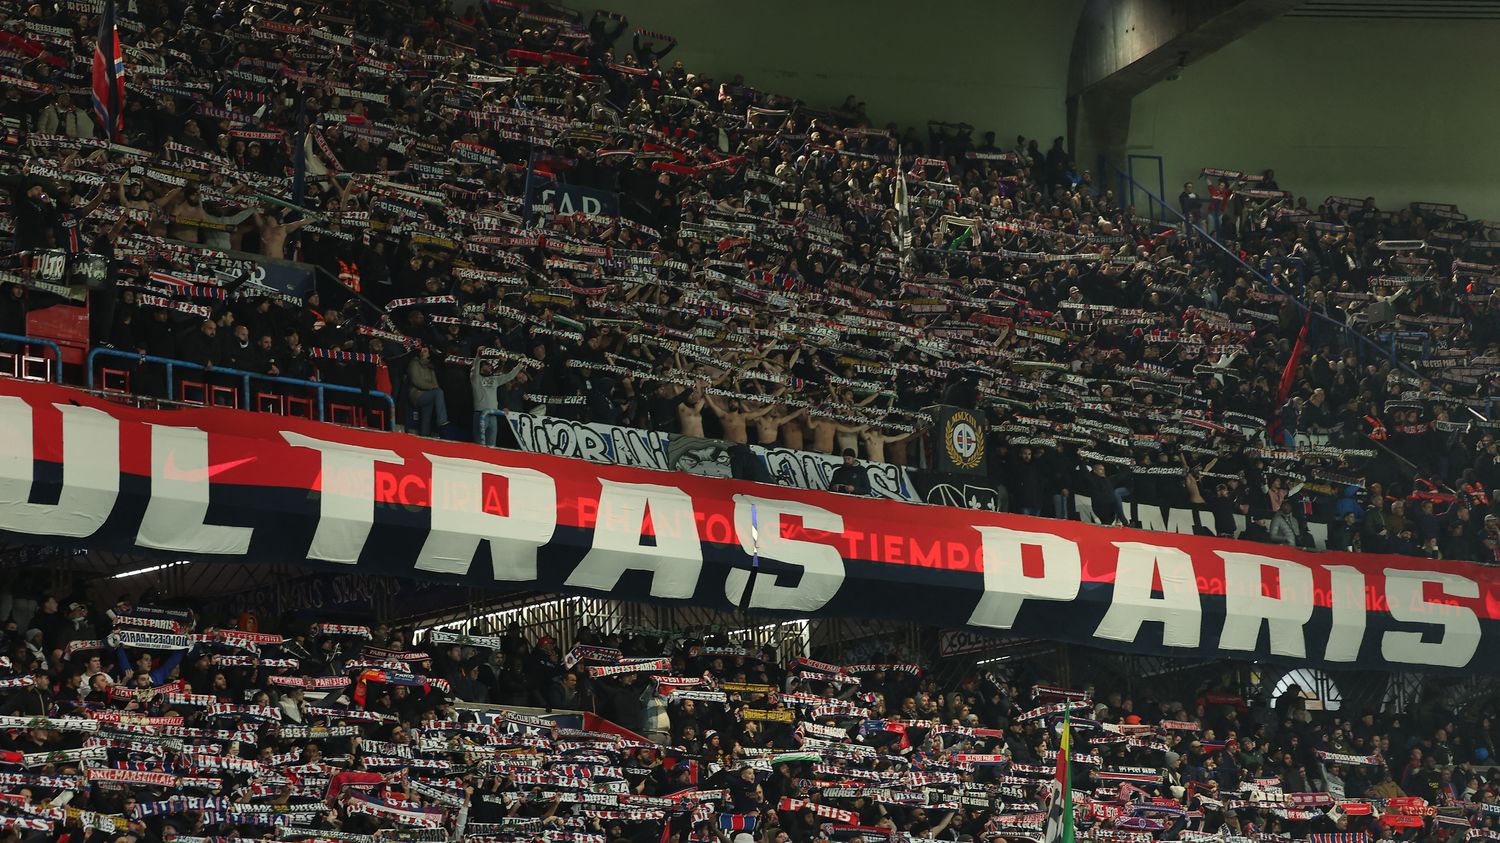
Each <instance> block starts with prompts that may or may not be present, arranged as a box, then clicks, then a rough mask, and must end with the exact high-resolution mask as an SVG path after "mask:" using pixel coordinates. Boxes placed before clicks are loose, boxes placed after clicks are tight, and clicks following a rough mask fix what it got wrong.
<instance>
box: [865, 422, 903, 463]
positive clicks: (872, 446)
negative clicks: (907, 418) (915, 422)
mask: <svg viewBox="0 0 1500 843" xmlns="http://www.w3.org/2000/svg"><path fill="white" fill-rule="evenodd" d="M913 435H914V434H911V433H885V432H884V431H881V430H877V429H876V428H873V427H867V428H866V429H865V431H864V432H863V433H861V434H860V435H859V441H860V442H862V443H864V446H865V459H867V460H869V461H870V462H883V463H890V464H891V465H906V448H905V447H904V446H905V444H906V441H907V440H908V439H910V438H911V437H912V436H913ZM887 445H900V446H902V447H897V448H891V450H890V453H889V454H887V453H886V446H887Z"/></svg>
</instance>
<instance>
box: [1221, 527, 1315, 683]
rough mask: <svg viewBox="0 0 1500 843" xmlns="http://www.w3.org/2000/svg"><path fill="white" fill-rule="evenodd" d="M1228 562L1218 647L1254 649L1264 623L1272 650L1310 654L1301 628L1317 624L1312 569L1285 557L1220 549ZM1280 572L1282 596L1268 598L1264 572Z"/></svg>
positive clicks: (1222, 556) (1226, 563) (1286, 654)
mask: <svg viewBox="0 0 1500 843" xmlns="http://www.w3.org/2000/svg"><path fill="white" fill-rule="evenodd" d="M1216 552H1217V553H1218V554H1219V558H1220V559H1223V560H1224V610H1225V618H1224V629H1223V631H1222V632H1221V633H1220V634H1219V647H1220V648H1221V649H1224V650H1254V649H1255V645H1256V643H1257V642H1258V641H1259V639H1260V628H1261V621H1265V624H1266V626H1268V627H1270V630H1271V652H1273V653H1275V654H1276V655H1278V656H1296V657H1297V658H1303V657H1305V656H1306V655H1307V641H1306V640H1305V639H1304V638H1303V636H1302V627H1303V626H1304V625H1305V624H1306V623H1307V622H1308V621H1309V620H1312V611H1313V579H1312V569H1310V568H1308V567H1307V566H1306V565H1299V564H1297V563H1296V562H1290V561H1288V560H1285V559H1272V558H1271V557H1269V556H1260V555H1258V554H1254V553H1230V552H1226V551H1222V550H1220V551H1216ZM1267 568H1274V569H1275V570H1276V572H1277V575H1278V579H1279V584H1278V589H1277V590H1278V592H1279V595H1278V596H1276V597H1272V596H1270V595H1269V594H1266V593H1265V592H1266V589H1265V587H1264V586H1263V585H1262V577H1263V575H1264V574H1265V569H1267Z"/></svg>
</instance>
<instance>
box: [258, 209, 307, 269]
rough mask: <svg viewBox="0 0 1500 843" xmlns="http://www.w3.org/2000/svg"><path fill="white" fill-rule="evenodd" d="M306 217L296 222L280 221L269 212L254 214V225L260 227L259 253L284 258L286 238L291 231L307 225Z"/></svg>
mask: <svg viewBox="0 0 1500 843" xmlns="http://www.w3.org/2000/svg"><path fill="white" fill-rule="evenodd" d="M308 221H309V220H308V218H307V217H303V218H302V219H300V220H297V221H296V222H286V223H284V222H282V221H280V220H278V219H276V217H275V216H273V215H271V214H269V213H258V214H256V215H255V226H256V228H258V229H260V253H261V254H263V255H265V256H266V257H268V258H281V259H284V258H286V238H287V237H288V236H290V235H291V234H292V232H294V231H296V230H297V229H299V228H301V227H302V226H304V225H307V223H308Z"/></svg>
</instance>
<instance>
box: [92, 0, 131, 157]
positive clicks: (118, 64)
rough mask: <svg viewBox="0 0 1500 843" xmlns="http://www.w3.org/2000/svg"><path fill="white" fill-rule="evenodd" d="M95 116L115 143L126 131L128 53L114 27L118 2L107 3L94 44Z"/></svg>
mask: <svg viewBox="0 0 1500 843" xmlns="http://www.w3.org/2000/svg"><path fill="white" fill-rule="evenodd" d="M94 114H95V115H96V116H97V117H98V118H99V125H100V126H102V127H104V131H105V133H107V134H108V135H109V139H110V140H112V141H119V140H121V135H122V133H123V132H124V130H125V53H124V51H122V50H121V49H120V31H119V28H118V27H117V26H116V25H115V0H104V9H103V10H102V11H101V12H100V14H99V39H98V41H97V43H95V44H94Z"/></svg>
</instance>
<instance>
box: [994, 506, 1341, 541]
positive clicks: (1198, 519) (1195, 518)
mask: <svg viewBox="0 0 1500 843" xmlns="http://www.w3.org/2000/svg"><path fill="white" fill-rule="evenodd" d="M1073 506H1074V507H1075V508H1076V509H1077V510H1078V520H1079V521H1082V522H1083V523H1085V524H1098V523H1099V519H1098V518H1097V517H1095V516H1094V505H1093V503H1091V502H1090V501H1089V499H1088V498H1087V497H1085V496H1083V495H1074V496H1073ZM971 508H972V507H971ZM1124 514H1125V520H1126V521H1127V522H1131V521H1138V522H1140V525H1141V529H1142V530H1149V531H1152V532H1157V533H1180V534H1182V535H1193V534H1194V533H1195V532H1196V531H1195V529H1194V528H1203V529H1205V530H1208V531H1209V532H1210V533H1214V532H1215V531H1216V530H1217V529H1218V526H1217V524H1216V523H1215V522H1214V514H1213V512H1212V511H1210V510H1207V509H1178V508H1176V507H1163V506H1156V505H1154V504H1147V503H1136V502H1133V501H1125V509H1124ZM1234 523H1235V532H1236V534H1238V533H1239V532H1241V531H1243V530H1244V529H1245V527H1246V523H1245V516H1243V515H1239V514H1235V516H1234ZM1307 533H1308V535H1310V536H1312V540H1313V546H1314V547H1316V548H1317V549H1318V550H1324V549H1326V548H1327V547H1328V525H1327V524H1324V523H1322V522H1319V521H1308V522H1307Z"/></svg>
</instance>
